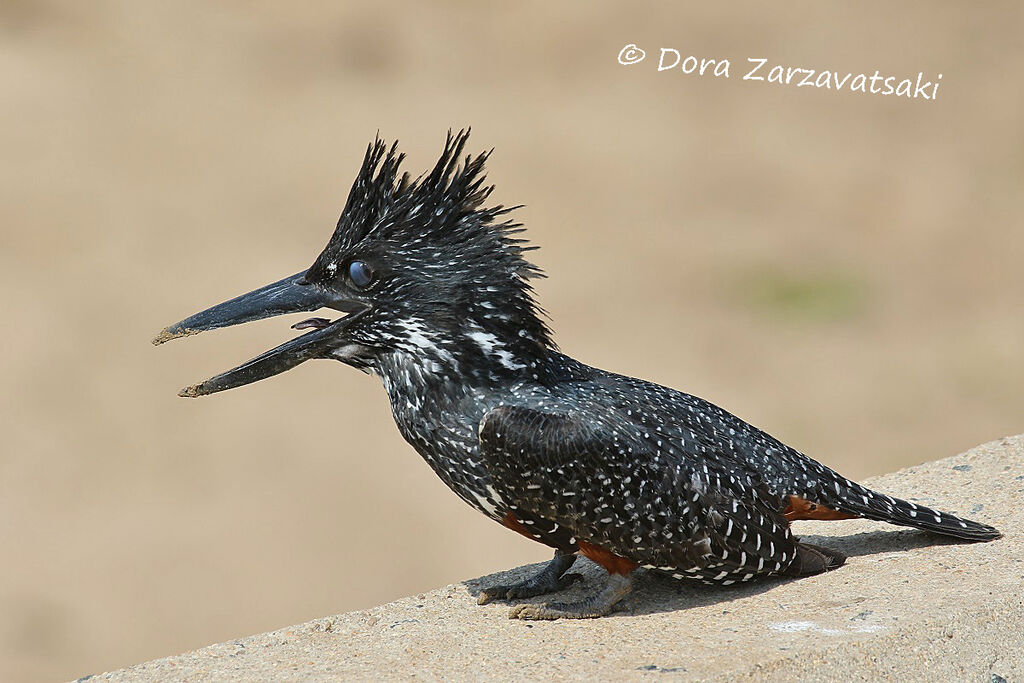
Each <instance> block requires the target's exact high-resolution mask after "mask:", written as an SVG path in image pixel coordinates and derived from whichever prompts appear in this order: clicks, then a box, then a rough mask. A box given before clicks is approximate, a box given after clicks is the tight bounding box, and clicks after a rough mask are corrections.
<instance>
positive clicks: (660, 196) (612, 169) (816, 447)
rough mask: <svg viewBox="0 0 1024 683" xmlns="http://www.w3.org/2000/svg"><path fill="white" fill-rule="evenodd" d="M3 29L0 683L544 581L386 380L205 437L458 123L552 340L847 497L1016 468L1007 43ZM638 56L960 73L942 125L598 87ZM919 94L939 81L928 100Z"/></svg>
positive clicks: (288, 403) (867, 102)
mask: <svg viewBox="0 0 1024 683" xmlns="http://www.w3.org/2000/svg"><path fill="white" fill-rule="evenodd" d="M339 4H340V3H327V2H323V3H306V4H304V5H303V9H302V11H301V12H298V11H294V10H292V9H288V7H290V6H287V5H286V4H282V3H270V2H261V3H242V2H223V3H210V2H198V1H189V0H183V1H181V2H175V3H158V2H128V1H124V2H91V3H80V2H70V1H67V2H29V1H27V0H5V1H4V2H3V3H2V4H0V240H2V242H0V244H2V248H0V301H2V302H3V304H2V305H3V315H2V318H0V319H2V321H3V323H2V324H3V349H4V352H3V354H2V355H0V382H2V387H3V392H2V394H0V401H2V403H0V430H2V431H0V434H2V436H3V446H2V450H0V544H2V546H0V547H2V551H0V552H2V562H0V679H3V680H48V679H55V678H72V677H75V676H80V675H84V674H87V673H93V672H98V671H102V670H105V669H111V668H115V667H119V666H122V665H127V664H130V663H133V662H136V661H140V660H143V659H148V658H151V657H155V656H159V655H163V654H169V653H172V652H177V651H182V650H185V649H189V648H194V647H198V646H201V645H204V644H206V643H209V642H214V641H220V640H225V639H227V638H230V637H233V636H239V635H243V634H248V633H254V632H258V631H262V630H267V629H271V628H274V627H278V626H282V625H284V624H288V623H294V622H300V621H304V620H308V619H310V618H314V617H317V616H322V615H326V614H331V613H335V612H339V611H342V610H348V609H353V608H358V607H365V606H369V605H373V604H376V603H379V602H381V601H385V600H388V599H390V598H394V597H397V596H401V595H405V594H410V593H415V592H418V591H423V590H426V589H428V588H432V587H435V586H438V585H442V584H444V583H447V582H450V581H452V580H455V579H458V578H460V577H471V576H476V575H480V574H484V573H488V572H492V571H496V570H499V569H503V568H507V567H510V566H513V565H517V564H521V563H524V562H527V561H538V560H541V559H544V558H546V557H547V551H546V549H544V548H542V547H540V546H535V545H531V544H530V543H529V542H528V541H526V540H525V539H522V538H520V537H518V536H517V535H515V534H512V533H510V532H507V531H505V530H502V529H501V528H499V527H497V526H496V525H493V524H492V523H491V522H488V521H487V520H486V519H484V518H483V517H480V516H478V515H477V514H476V513H474V512H473V511H472V510H470V509H469V508H468V507H465V506H464V505H463V504H462V503H461V502H460V501H458V500H457V499H456V498H455V496H453V495H451V494H450V493H449V492H448V491H447V490H446V489H445V488H444V487H443V485H442V484H440V482H438V481H436V480H435V478H434V477H433V475H432V474H431V473H430V471H429V470H428V468H427V467H426V465H425V464H423V463H422V462H421V461H420V460H419V458H418V457H417V456H416V455H415V454H414V453H413V452H412V451H411V449H410V448H409V447H407V446H406V445H405V444H404V443H403V442H402V441H401V439H400V438H399V436H398V434H397V432H396V430H395V429H394V427H393V425H392V423H391V420H390V415H389V411H388V409H387V405H386V401H385V397H384V394H383V391H382V390H381V389H380V387H379V386H377V384H376V382H375V380H373V379H371V378H368V377H365V376H363V375H361V374H359V373H356V372H354V371H351V370H348V369H347V368H345V367H343V366H342V365H340V364H331V363H326V362H320V363H308V364H305V365H303V366H302V367H300V368H298V369H296V370H294V371H292V372H290V373H288V374H286V375H282V376H280V377H277V378H275V379H272V380H270V381H266V382H261V383H259V384H256V385H253V386H251V387H247V388H245V389H244V390H239V391H232V392H228V393H225V394H222V395H218V396H215V397H211V398H207V399H202V400H199V401H186V400H183V399H179V398H177V397H176V396H175V394H176V392H177V390H178V389H179V388H180V387H182V386H184V385H186V384H189V383H192V382H193V381H197V380H201V379H204V378H205V377H207V376H209V375H210V374H212V373H215V372H218V371H220V370H224V369H227V368H228V367H230V366H232V365H234V364H236V363H237V362H240V361H242V360H245V359H247V358H249V357H251V356H253V355H255V354H257V353H259V352H261V351H263V350H265V349H267V348H269V347H271V346H273V345H275V344H277V343H279V342H281V341H283V340H284V339H287V338H289V337H290V336H292V335H293V334H294V333H293V332H292V331H291V330H289V329H288V328H287V325H288V324H290V322H292V321H291V320H285V319H275V320H271V321H266V322H263V323H260V324H258V325H252V326H249V327H246V328H244V329H243V328H237V329H233V330H228V331H223V332H220V333H217V334H209V335H205V336H203V337H199V338H196V339H194V340H189V341H187V342H177V343H175V344H172V345H168V346H166V347H162V348H160V349H155V348H153V347H151V346H150V345H149V339H150V337H151V336H152V335H153V334H154V333H155V332H156V331H157V330H159V329H160V328H161V327H163V326H164V325H165V324H167V323H170V322H173V321H175V320H177V319H179V318H181V317H183V316H184V315H187V314H189V313H192V312H194V311H195V310H198V309H199V308H202V307H203V306H205V305H208V304H212V303H215V302H217V301H220V300H221V299H224V298H227V297H230V296H234V295H235V294H238V293H241V292H242V291H245V290H248V289H250V288H252V287H254V286H257V285H261V284H263V283H265V282H268V281H270V280H272V279H277V278H278V277H281V276H283V275H286V274H288V273H292V272H295V271H297V270H300V269H301V268H304V267H306V266H307V265H308V264H309V263H310V262H311V261H312V259H313V257H314V256H315V255H316V254H317V253H318V251H319V250H320V249H321V247H322V246H323V244H324V243H325V242H326V240H327V238H328V237H329V234H330V231H331V229H332V226H333V224H334V221H335V220H336V218H337V213H338V211H339V209H340V207H341V205H342V203H343V201H344V198H345V195H346V192H347V190H348V186H349V184H350V182H351V180H352V177H353V175H354V173H355V170H356V168H357V167H358V163H359V161H360V159H361V155H362V151H363V148H364V146H365V144H366V142H367V141H368V140H369V139H370V138H371V137H372V136H373V135H374V133H375V132H376V131H377V130H378V129H379V130H380V131H381V133H382V134H383V135H385V136H387V137H399V138H400V139H401V140H402V141H403V145H404V148H405V150H406V151H407V152H408V153H409V162H410V163H409V168H410V169H413V170H419V169H422V168H425V167H426V166H427V165H428V164H430V163H432V161H433V160H434V159H435V157H436V154H437V152H438V150H439V148H440V145H441V143H442V140H443V135H444V132H445V131H446V130H447V129H448V128H449V127H451V126H462V125H467V124H471V125H472V126H473V127H474V135H473V139H472V141H471V143H472V146H473V147H474V148H478V149H482V148H488V147H495V148H496V152H495V154H494V157H493V162H492V164H491V179H492V180H493V181H494V182H495V183H497V185H498V190H497V192H496V197H497V199H498V200H499V201H502V202H505V203H525V204H526V205H527V206H526V208H525V209H523V210H521V211H520V213H519V218H520V219H521V220H523V221H524V222H525V223H526V225H527V226H528V228H529V236H530V237H531V238H532V239H533V240H534V241H535V242H536V243H538V244H540V245H542V247H543V248H542V249H541V251H539V252H537V253H536V260H537V261H538V263H539V264H540V265H541V266H542V267H544V268H545V269H546V270H547V271H548V273H549V275H550V278H549V279H548V280H545V281H543V282H541V283H540V285H539V290H540V296H541V298H542V301H543V304H544V305H545V307H546V308H547V309H548V310H549V311H550V313H551V315H552V318H553V320H554V326H555V329H556V332H557V338H558V340H559V341H560V343H561V345H562V347H563V348H564V349H565V350H567V351H568V352H569V353H571V354H573V355H576V356H577V357H579V358H581V359H583V360H585V361H587V362H590V363H592V364H595V365H598V366H602V367H606V368H608V369H612V370H616V371H620V372H625V373H629V374H634V375H639V376H642V377H647V378H652V379H656V380H658V381H660V382H662V383H664V384H668V385H672V386H676V387H679V388H682V389H685V390H688V391H690V392H693V393H697V394H699V395H702V396H705V397H708V398H711V399H713V400H715V401H716V402H717V403H719V404H721V405H723V406H725V407H726V408H729V409H731V410H732V411H734V412H736V413H738V414H739V415H741V416H743V417H745V418H747V419H748V420H750V421H752V422H754V423H755V424H758V425H761V426H764V427H766V428H768V429H769V430H770V431H772V432H773V433H774V434H775V435H777V436H779V437H780V438H783V439H784V440H787V441H789V442H790V443H792V444H793V445H795V446H797V447H799V448H801V449H803V450H805V451H806V452H808V453H810V454H812V455H814V456H816V457H818V458H819V459H821V460H823V461H825V462H827V463H829V464H832V465H834V466H837V467H838V468H839V469H841V470H842V471H844V472H845V473H848V474H850V475H853V476H864V475H868V474H873V473H879V472H884V471H889V470H894V469H896V468H898V467H900V466H903V465H906V464H910V463H916V462H921V461H925V460H930V459H933V458H937V457H940V456H945V455H950V454H952V453H955V452H958V451H960V450H964V449H966V448H968V447H970V446H973V445H975V444H977V443H980V442H983V441H986V440H989V439H992V438H995V437H998V436H1002V435H1005V434H1011V433H1018V432H1021V431H1024V392H1022V391H1021V386H1022V380H1024V354H1022V352H1021V351H1022V340H1024V316H1022V315H1021V314H1022V310H1021V309H1022V306H1021V302H1022V299H1024V275H1022V273H1021V264H1022V262H1024V232H1022V227H1024V226H1022V218H1024V194H1022V192H1021V183H1022V181H1024V126H1021V123H1020V122H1021V118H1022V114H1024V106H1022V105H1024V91H1022V90H1021V89H1020V87H1019V84H1020V79H1021V75H1022V73H1024V44H1022V43H1021V41H1020V35H1021V33H1022V30H1024V8H1022V7H1021V6H1020V5H1019V4H1011V3H1006V4H1003V5H1000V4H997V3H987V4H985V5H984V6H979V5H963V4H961V3H953V2H948V3H927V4H921V5H918V6H908V5H901V6H900V8H893V7H890V6H889V4H888V3H874V4H868V5H863V4H862V5H858V6H857V7H856V8H854V7H849V8H842V9H839V8H837V9H833V10H826V9H823V8H820V7H818V6H817V5H818V3H806V4H800V3H798V4H796V5H793V6H792V9H791V10H790V11H789V12H788V13H787V14H783V13H782V12H781V10H778V9H775V8H763V9H762V8H760V7H758V6H750V7H745V6H744V7H739V6H736V7H734V8H732V9H731V10H729V11H728V12H727V13H726V12H725V11H719V10H713V9H710V8H699V7H696V6H694V7H693V8H690V9H673V10H668V9H666V8H664V7H656V6H651V7H647V8H644V7H643V6H640V5H636V4H634V3H630V4H628V5H627V3H610V2H600V3H587V4H586V9H583V5H579V4H576V3H573V4H572V5H571V6H570V5H569V4H566V5H565V6H564V8H563V9H557V8H551V7H549V6H548V3H534V4H531V5H525V4H517V5H516V7H515V8H513V7H512V6H511V5H508V4H506V5H502V6H500V7H493V8H488V9H484V8H482V7H481V6H480V5H479V4H478V3H470V2H450V3H444V4H440V5H431V6H429V7H428V6H427V5H426V4H422V5H421V4H418V3H411V2H410V3H389V4H387V5H379V6H378V5H376V4H367V5H366V6H364V7H348V8H342V7H339V6H337V5H339ZM631 42H632V43H637V44H639V45H640V46H641V47H645V48H646V49H647V50H648V59H649V60H650V59H652V58H654V56H656V53H657V51H658V48H659V47H662V46H666V47H675V48H677V49H679V50H680V51H681V52H682V53H683V55H684V56H685V55H688V54H695V55H698V56H707V57H714V58H719V59H721V58H730V59H732V60H733V62H734V64H736V66H738V67H741V66H742V65H743V64H744V63H745V60H746V58H747V57H749V56H762V55H763V56H765V57H768V58H769V59H770V60H771V62H772V63H775V62H778V63H781V64H786V65H795V66H808V67H811V68H816V69H827V68H836V69H840V70H842V71H844V72H845V71H853V72H854V73H858V72H860V71H864V70H866V71H868V72H869V74H870V73H872V72H873V71H874V69H879V70H881V71H882V72H884V73H894V74H902V73H908V74H913V75H916V73H917V72H918V71H925V72H926V74H930V75H933V74H935V73H938V72H941V73H943V81H942V86H941V89H940V94H939V98H938V100H936V101H935V102H924V101H920V100H918V101H906V100H897V99H894V98H891V97H890V98H883V97H880V96H874V97H873V96H867V95H860V94H851V93H849V92H846V93H839V94H837V93H834V92H828V91H810V90H808V89H806V88H805V89H799V90H797V89H794V88H780V87H771V86H768V85H767V84H763V83H759V84H755V83H751V82H743V81H741V80H740V77H741V76H742V71H741V70H740V69H739V68H737V69H735V70H734V72H733V74H732V78H730V79H729V80H724V79H718V80H716V79H713V78H709V77H705V78H703V79H698V78H695V77H688V76H684V75H683V74H682V73H680V72H666V73H657V72H656V70H655V68H654V66H653V64H650V63H645V64H641V65H637V66H633V67H623V66H620V65H619V64H618V63H617V61H616V55H617V54H618V52H619V50H620V49H621V48H622V46H623V45H625V44H626V43H631ZM929 77H933V76H928V75H926V78H929Z"/></svg>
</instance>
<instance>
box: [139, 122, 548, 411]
mask: <svg viewBox="0 0 1024 683" xmlns="http://www.w3.org/2000/svg"><path fill="white" fill-rule="evenodd" d="M468 135H469V132H468V131H462V132H460V133H458V134H455V135H452V134H451V133H449V135H448V139H447V141H446V143H445V147H444V151H443V152H442V153H441V158H440V159H439V160H438V162H437V164H436V165H435V166H434V168H433V169H432V170H431V171H429V172H428V173H426V174H424V175H422V176H420V177H419V178H417V179H415V180H412V179H411V178H410V177H409V175H408V174H407V173H403V174H400V166H401V163H402V160H403V158H404V155H403V154H399V153H398V152H397V143H395V144H393V145H391V146H390V147H389V146H387V145H386V144H385V143H383V142H382V141H381V140H379V139H378V140H376V141H374V142H373V144H371V145H370V146H369V147H368V148H367V151H366V156H365V158H364V159H363V164H362V167H361V168H360V170H359V175H358V176H357V177H356V180H355V183H354V184H353V185H352V189H351V191H350V192H349V196H348V201H347V202H346V204H345V208H344V210H343V211H342V214H341V218H340V219H339V220H338V225H337V227H336V228H335V230H334V234H333V235H332V237H331V240H330V242H328V244H327V247H326V248H325V249H324V250H323V251H322V252H321V253H320V255H319V256H318V257H317V258H316V260H315V261H314V262H313V265H312V266H310V267H309V268H308V269H307V270H305V271H303V272H301V273H297V274H295V275H292V276H290V277H287V278H284V279H283V280H280V281H278V282H275V283H273V284H269V285H266V286H265V287H261V288H259V289H256V290H254V291H252V292H249V293H248V294H243V295H242V296H239V297H236V298H234V299H231V300H230V301H226V302H224V303H222V304H218V305H217V306H214V307H212V308H209V309H207V310H205V311H202V312H200V313H197V314H195V315H193V316H191V317H188V318H186V319H184V320H182V321H181V322H178V323H176V324H174V325H171V326H170V327H167V328H166V329H164V330H163V331H162V332H161V333H160V334H159V335H158V336H157V337H156V339H154V340H153V343H155V344H160V343H163V342H165V341H169V340H171V339H175V338H178V337H184V336H188V335H191V334H196V333H198V332H202V331H204V330H212V329H216V328H220V327H227V326H229V325H237V324H239V323H244V322H250V321H253V320H259V319H261V318H267V317H271V316H276V315H283V314H285V313H296V312H302V311H314V310H317V309H321V308H328V309H333V310H336V311H342V312H344V313H346V315H344V316H343V317H340V318H337V319H334V320H330V319H327V318H311V319H308V320H304V321H302V322H300V323H297V324H296V325H293V327H294V328H296V329H311V330H312V331H310V332H307V333H305V334H303V335H301V336H299V337H297V338H295V339H292V340H291V341H288V342H286V343H284V344H282V345H281V346H278V347H277V348H275V349H272V350H270V351H267V352H266V353H264V354H262V355H260V356H258V357H256V358H254V359H252V360H250V361H248V362H247V363H244V364H242V365H240V366H238V367H236V368H234V369H232V370H229V371H227V372H224V373H222V374H220V375H217V376H215V377H212V378H211V379H208V380H206V381H205V382H203V383H201V384H197V385H195V386H192V387H188V388H186V389H184V390H182V392H181V395H182V396H189V397H196V396H203V395H206V394H212V393H215V392H218V391H223V390H225V389H231V388H234V387H238V386H242V385H244V384H249V383H251V382H255V381H258V380H261V379H265V378H267V377H270V376H272V375H276V374H278V373H281V372H284V371H285V370H289V369H291V368H293V367H295V366H296V365H298V364H299V363H302V362H303V361H306V360H309V359H312V358H333V359H336V360H341V361H343V362H345V363H348V364H350V365H353V366H355V367H358V368H360V369H363V370H379V369H380V364H381V363H383V362H386V361H387V359H394V358H396V357H401V358H402V359H403V362H405V363H414V364H419V365H420V366H422V367H424V368H427V369H433V370H440V369H443V368H447V369H450V370H451V371H454V372H459V373H463V374H471V373H488V374H491V375H493V374H495V373H497V374H502V373H521V372H525V371H527V369H528V367H529V366H530V365H531V364H533V363H534V362H536V361H537V360H538V359H539V358H540V357H541V356H542V355H543V354H544V353H545V352H546V351H547V350H548V349H550V348H552V342H551V339H550V333H549V331H548V328H547V326H546V325H545V324H544V322H543V320H542V319H541V314H540V311H539V309H538V308H537V306H536V305H535V303H534V301H533V298H532V296H531V293H532V290H531V287H530V284H529V280H530V279H531V278H533V277H536V276H539V275H540V272H539V271H538V269H537V268H536V267H535V266H533V265H532V264H531V263H529V262H528V261H527V260H526V259H525V257H524V252H525V251H527V250H529V249H530V248H531V247H528V246H526V245H525V243H524V240H522V239H519V238H517V237H516V234H517V233H518V232H519V231H520V230H521V227H520V226H519V225H518V224H516V223H513V222H511V221H509V220H508V219H507V218H506V214H508V213H509V211H510V210H511V209H509V208H505V207H502V206H500V205H497V206H486V200H487V198H488V195H489V194H490V192H491V190H492V186H488V185H485V177H484V163H485V161H486V160H487V156H488V154H487V153H482V154H479V155H477V156H475V157H474V156H466V157H465V158H463V157H462V153H463V148H464V147H465V145H466V139H467V138H468Z"/></svg>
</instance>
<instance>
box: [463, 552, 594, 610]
mask: <svg viewBox="0 0 1024 683" xmlns="http://www.w3.org/2000/svg"><path fill="white" fill-rule="evenodd" d="M575 561H576V555H575V554H572V553H567V554H563V553H555V557H554V559H553V560H551V561H550V562H548V563H547V564H546V565H545V566H544V568H543V569H541V570H540V571H539V572H537V574H535V575H534V576H531V577H530V578H528V579H526V580H525V581H520V582H519V583H514V584H511V585H499V586H490V587H489V588H484V589H483V590H481V591H480V595H479V596H478V597H477V599H476V604H478V605H486V604H487V603H489V602H491V601H492V600H515V599H516V598H534V597H537V596H538V595H547V594H548V593H558V592H559V591H563V590H565V589H566V588H568V587H569V586H571V585H572V584H574V583H576V582H577V581H580V580H582V579H583V576H582V575H581V574H566V573H565V572H566V570H567V569H569V567H571V566H572V563H573V562H575Z"/></svg>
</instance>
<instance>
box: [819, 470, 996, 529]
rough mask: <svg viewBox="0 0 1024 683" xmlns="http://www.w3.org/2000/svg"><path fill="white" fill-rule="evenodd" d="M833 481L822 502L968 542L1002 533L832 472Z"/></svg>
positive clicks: (824, 487)
mask: <svg viewBox="0 0 1024 683" xmlns="http://www.w3.org/2000/svg"><path fill="white" fill-rule="evenodd" d="M832 474H833V476H834V477H835V479H834V481H833V482H831V486H829V484H825V485H824V486H823V487H822V489H821V491H820V493H819V495H818V496H817V497H816V500H817V501H820V502H821V503H822V504H823V505H827V506H829V507H831V508H834V509H836V510H839V511H840V512H848V513H850V514H854V515H857V516H858V517H864V518H865V519H873V520H877V521H880V522H888V523H889V524H898V525H900V526H909V527H914V528H915V529H924V530H925V531H931V532H934V533H937V534H943V535H945V536H953V537H954V538H962V539H964V540H968V541H991V540H994V539H997V538H999V537H1001V536H1002V534H1001V533H1000V532H999V530H998V529H996V528H995V527H992V526H989V525H987V524H981V523H980V522H975V521H972V520H969V519H964V518H962V517H957V516H956V515H953V514H950V513H948V512H942V511H940V510H934V509H932V508H929V507H925V506H924V505H918V504H917V503H911V502H910V501H907V500H901V499H899V498H893V497H892V496H887V495H885V494H883V493H878V492H876V491H872V490H870V489H868V488H865V487H863V486H861V485H860V484H858V483H856V482H852V481H850V480H848V479H844V478H843V477H840V476H839V475H837V474H835V473H832Z"/></svg>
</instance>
